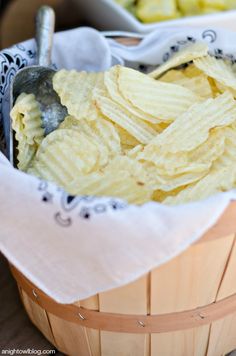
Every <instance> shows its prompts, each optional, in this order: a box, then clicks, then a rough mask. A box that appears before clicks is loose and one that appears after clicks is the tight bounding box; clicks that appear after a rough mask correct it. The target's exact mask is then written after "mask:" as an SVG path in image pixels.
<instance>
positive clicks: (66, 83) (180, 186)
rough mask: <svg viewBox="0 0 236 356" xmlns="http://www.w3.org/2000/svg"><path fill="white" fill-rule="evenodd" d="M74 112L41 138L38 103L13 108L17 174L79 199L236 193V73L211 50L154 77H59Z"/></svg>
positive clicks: (190, 52)
mask: <svg viewBox="0 0 236 356" xmlns="http://www.w3.org/2000/svg"><path fill="white" fill-rule="evenodd" d="M53 86H54V90H55V91H56V92H57V93H58V95H59V97H60V100H61V103H62V104H63V105H65V106H66V108H67V110H68V113H69V115H68V116H67V117H66V118H65V119H64V121H63V122H62V123H61V124H60V126H59V127H58V129H56V130H55V131H53V132H52V133H50V134H48V135H47V136H46V137H44V130H43V128H42V120H41V112H40V105H39V103H37V101H36V99H35V97H34V95H33V94H25V93H22V94H21V95H20V96H19V97H18V99H17V101H16V103H15V106H14V107H13V109H12V111H11V117H12V125H13V129H14V130H15V136H16V139H17V141H18V150H19V154H18V161H19V164H18V167H19V168H20V169H21V170H24V171H26V172H28V173H30V174H34V175H36V176H38V177H41V178H43V179H46V180H49V181H52V182H55V183H56V184H57V185H59V186H60V187H63V188H64V189H65V190H66V191H67V192H68V193H70V194H72V195H97V196H112V197H119V198H122V199H125V200H127V201H128V202H129V203H133V204H143V203H145V202H148V201H151V200H153V201H157V202H163V203H165V204H171V205H174V204H181V203H186V202H190V201H196V200H199V199H203V198H206V197H208V196H209V195H211V194H214V193H217V192H222V191H227V190H230V189H231V188H233V187H236V164H235V163H236V101H235V97H236V74H235V68H234V66H233V65H232V64H231V63H230V62H227V61H226V60H223V59H216V58H215V57H211V56H209V55H208V47H207V45H206V44H204V43H196V44H194V45H191V46H189V47H187V48H185V49H184V50H183V51H182V52H180V53H177V54H175V55H174V56H173V57H172V58H171V59H170V60H169V61H168V62H166V63H165V64H163V65H162V66H160V67H158V68H157V69H156V70H155V71H154V72H152V73H150V74H149V75H146V74H143V73H140V72H138V71H136V70H133V69H130V68H126V67H122V66H114V67H112V68H111V69H110V70H108V71H107V72H105V73H87V72H76V71H75V70H72V71H67V70H60V71H59V72H57V73H56V74H55V75H54V78H53Z"/></svg>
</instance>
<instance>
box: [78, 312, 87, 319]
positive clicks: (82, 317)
mask: <svg viewBox="0 0 236 356" xmlns="http://www.w3.org/2000/svg"><path fill="white" fill-rule="evenodd" d="M78 315H79V317H80V319H81V320H86V319H85V317H84V316H83V315H82V314H80V313H79V314H78Z"/></svg>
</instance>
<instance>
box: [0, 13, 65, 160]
mask: <svg viewBox="0 0 236 356" xmlns="http://www.w3.org/2000/svg"><path fill="white" fill-rule="evenodd" d="M54 27H55V13H54V11H53V9H52V8H51V7H49V6H42V7H41V8H40V9H39V11H38V13H37V17H36V43H37V63H38V65H34V66H30V67H26V68H23V69H21V70H20V71H19V72H17V74H16V76H15V77H14V79H13V81H12V83H11V86H10V93H9V94H10V95H8V97H9V100H5V103H6V104H5V105H7V102H8V109H6V108H5V109H4V112H5V113H7V112H8V113H9V114H8V115H6V116H5V117H3V123H4V131H5V138H6V148H7V156H8V159H9V160H10V162H11V163H12V164H13V165H15V163H16V162H15V149H14V138H13V132H12V127H11V119H10V111H11V108H12V106H13V105H14V103H15V100H16V99H17V97H18V96H19V95H20V94H21V93H27V94H31V93H32V94H34V95H35V97H36V100H37V101H38V102H39V104H40V110H41V112H42V121H43V127H44V129H45V135H47V134H48V133H50V132H52V131H53V130H55V129H56V128H57V127H58V125H59V123H60V122H62V121H63V119H64V118H65V116H66V115H68V114H67V109H66V108H65V107H64V106H63V105H61V103H60V99H59V97H58V95H57V93H56V92H55V91H54V90H53V86H52V77H53V75H54V74H55V70H54V69H52V68H50V65H51V51H52V42H53V33H54ZM7 116H8V117H7Z"/></svg>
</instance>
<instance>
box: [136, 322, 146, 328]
mask: <svg viewBox="0 0 236 356" xmlns="http://www.w3.org/2000/svg"><path fill="white" fill-rule="evenodd" d="M138 325H139V326H142V328H145V326H146V325H145V324H144V322H143V321H140V320H139V321H138Z"/></svg>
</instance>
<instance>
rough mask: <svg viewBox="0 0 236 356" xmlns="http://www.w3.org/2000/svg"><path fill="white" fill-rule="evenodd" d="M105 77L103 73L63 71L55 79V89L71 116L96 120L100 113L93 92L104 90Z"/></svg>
mask: <svg viewBox="0 0 236 356" xmlns="http://www.w3.org/2000/svg"><path fill="white" fill-rule="evenodd" d="M103 77H104V75H103V73H87V72H76V71H75V70H71V71H67V70H65V69H62V70H60V71H58V72H57V73H56V74H55V75H54V77H53V89H54V90H55V91H56V92H57V94H58V96H59V97H60V100H61V103H62V104H63V105H64V106H65V107H66V108H67V110H68V113H69V114H70V115H72V116H74V117H75V118H76V119H78V120H81V119H86V120H95V119H96V118H97V116H98V112H97V109H96V106H95V105H94V103H93V100H92V98H93V92H94V91H95V90H96V89H100V88H102V89H103V88H104V81H103Z"/></svg>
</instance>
